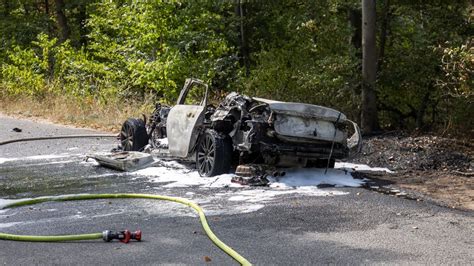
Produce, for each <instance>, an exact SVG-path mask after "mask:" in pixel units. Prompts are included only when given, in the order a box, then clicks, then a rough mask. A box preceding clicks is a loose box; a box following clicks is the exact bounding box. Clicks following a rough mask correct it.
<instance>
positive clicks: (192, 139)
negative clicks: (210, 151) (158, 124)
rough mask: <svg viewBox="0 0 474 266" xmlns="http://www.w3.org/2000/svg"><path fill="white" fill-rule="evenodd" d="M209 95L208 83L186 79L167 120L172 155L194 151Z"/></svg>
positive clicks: (182, 156) (179, 155)
mask: <svg viewBox="0 0 474 266" xmlns="http://www.w3.org/2000/svg"><path fill="white" fill-rule="evenodd" d="M193 93H194V95H193ZM196 94H197V95H196ZM207 95H208V86H207V84H205V83H204V82H202V81H201V80H198V79H186V82H185V83H184V86H183V89H182V90H181V92H180V95H179V98H178V103H177V104H176V105H175V106H174V107H173V108H171V110H170V113H169V115H168V119H167V122H166V133H167V136H168V147H169V152H170V154H171V155H172V156H176V157H181V158H185V157H187V156H188V155H189V153H190V152H192V150H193V148H194V146H195V143H196V141H197V139H198V135H199V126H200V125H202V122H203V120H204V113H205V108H206V105H207ZM199 96H201V97H199Z"/></svg>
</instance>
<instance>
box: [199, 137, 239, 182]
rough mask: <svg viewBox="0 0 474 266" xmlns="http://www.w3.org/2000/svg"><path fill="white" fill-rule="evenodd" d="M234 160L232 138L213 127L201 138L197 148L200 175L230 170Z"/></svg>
mask: <svg viewBox="0 0 474 266" xmlns="http://www.w3.org/2000/svg"><path fill="white" fill-rule="evenodd" d="M231 161H232V143H231V140H230V139H229V138H228V137H226V136H223V135H219V134H218V133H217V132H216V131H214V130H212V129H208V130H206V132H204V134H202V135H201V137H200V138H199V142H198V145H197V148H196V168H197V170H198V172H199V175H200V176H215V175H220V174H224V173H227V172H229V169H230V165H231Z"/></svg>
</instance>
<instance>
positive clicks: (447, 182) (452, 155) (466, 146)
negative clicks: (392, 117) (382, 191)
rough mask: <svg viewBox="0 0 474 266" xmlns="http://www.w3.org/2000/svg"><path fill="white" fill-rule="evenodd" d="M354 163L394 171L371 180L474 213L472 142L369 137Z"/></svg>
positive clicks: (389, 136)
mask: <svg viewBox="0 0 474 266" xmlns="http://www.w3.org/2000/svg"><path fill="white" fill-rule="evenodd" d="M352 161H353V162H357V163H364V164H368V165H371V166H380V167H387V168H389V169H390V170H393V171H395V173H393V174H380V173H378V174H377V175H376V176H375V175H373V176H371V175H370V174H366V175H367V177H369V178H377V179H380V180H383V181H387V182H389V183H392V184H394V185H396V186H398V187H400V188H405V189H410V190H413V191H416V192H420V193H422V194H424V195H427V196H428V197H430V198H431V199H433V200H435V201H437V202H438V203H440V204H442V205H446V206H449V207H453V208H459V209H467V210H474V182H473V181H474V180H473V179H474V145H473V143H472V142H470V141H462V140H457V139H450V138H442V137H437V136H416V137H413V136H407V135H403V134H399V133H396V134H392V135H382V136H377V137H370V138H366V139H365V140H364V146H363V149H362V152H361V154H359V155H358V156H357V157H356V158H354V159H353V160H352Z"/></svg>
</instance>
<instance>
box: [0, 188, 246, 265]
mask: <svg viewBox="0 0 474 266" xmlns="http://www.w3.org/2000/svg"><path fill="white" fill-rule="evenodd" d="M111 198H137V199H155V200H166V201H172V202H177V203H181V204H184V205H186V206H189V207H191V208H193V209H194V210H196V212H197V213H198V214H199V219H200V220H201V225H202V228H203V229H204V231H205V232H206V234H207V236H208V237H209V239H211V241H212V242H214V244H215V245H216V246H218V247H219V248H220V249H222V250H223V251H224V252H225V253H227V254H228V255H229V256H231V257H232V258H233V259H235V260H236V261H237V262H239V263H240V264H242V265H251V263H250V262H249V261H248V260H246V259H245V258H244V257H242V256H241V255H240V254H238V253H237V252H236V251H235V250H233V249H232V248H231V247H229V246H227V245H226V244H225V243H224V242H222V241H221V240H220V239H219V238H217V236H216V235H215V234H214V233H213V232H212V230H211V228H210V227H209V224H208V223H207V219H206V216H205V214H204V211H203V210H202V208H201V207H199V205H197V204H196V203H194V202H192V201H190V200H187V199H183V198H177V197H169V196H162V195H152V194H126V193H122V194H79V195H67V196H53V197H40V198H34V199H26V200H20V201H15V202H12V203H9V204H6V205H5V206H3V208H0V209H7V208H14V207H20V206H26V205H33V204H38V203H42V202H47V201H72V200H92V199H111ZM102 236H103V235H102V233H93V234H81V235H61V236H31V235H14V234H6V233H0V239H3V240H13V241H29V242H58V241H71V240H90V239H99V238H102Z"/></svg>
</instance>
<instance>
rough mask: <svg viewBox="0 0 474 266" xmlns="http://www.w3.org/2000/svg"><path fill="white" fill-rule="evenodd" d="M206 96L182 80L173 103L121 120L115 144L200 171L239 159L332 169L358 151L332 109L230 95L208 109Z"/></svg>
mask: <svg viewBox="0 0 474 266" xmlns="http://www.w3.org/2000/svg"><path fill="white" fill-rule="evenodd" d="M208 94H209V88H208V85H207V84H205V83H204V82H202V81H200V80H197V79H187V80H186V82H185V84H184V86H183V89H182V90H181V93H180V95H179V98H178V101H177V104H176V105H175V106H173V107H167V106H162V105H161V104H157V105H156V108H155V110H154V112H153V113H152V115H151V116H150V119H149V121H146V120H147V119H146V118H145V119H135V118H129V119H128V120H126V121H125V122H124V123H123V125H122V129H121V133H120V148H121V149H122V150H124V151H142V150H150V151H151V152H152V153H153V154H154V155H156V156H157V157H160V158H173V159H179V160H188V161H194V162H196V168H197V170H198V172H199V174H200V175H201V176H215V175H219V174H223V173H227V172H228V171H229V170H230V168H231V167H232V166H236V165H245V164H261V165H268V166H276V167H321V168H323V167H326V168H333V167H334V162H335V159H343V158H347V157H348V156H349V155H350V154H351V153H354V152H358V151H360V148H361V133H360V129H359V127H358V126H357V124H356V123H354V122H352V121H350V120H348V119H347V117H346V116H345V115H344V114H342V113H341V112H339V111H337V110H334V109H331V108H327V107H322V106H317V105H311V104H304V103H290V102H280V101H273V100H268V99H263V98H256V97H254V98H252V97H248V96H245V95H240V94H238V93H236V92H232V93H230V94H228V95H227V97H226V98H225V99H224V100H223V101H222V102H221V103H220V104H219V105H218V106H217V107H215V106H214V105H212V104H209V103H208ZM196 95H201V98H199V99H197V100H196V99H195V96H196ZM191 96H194V98H193V97H191ZM350 134H351V136H350V137H348V136H349V135H350Z"/></svg>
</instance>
